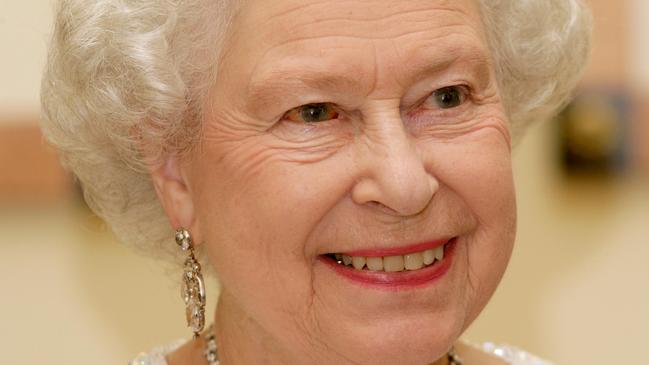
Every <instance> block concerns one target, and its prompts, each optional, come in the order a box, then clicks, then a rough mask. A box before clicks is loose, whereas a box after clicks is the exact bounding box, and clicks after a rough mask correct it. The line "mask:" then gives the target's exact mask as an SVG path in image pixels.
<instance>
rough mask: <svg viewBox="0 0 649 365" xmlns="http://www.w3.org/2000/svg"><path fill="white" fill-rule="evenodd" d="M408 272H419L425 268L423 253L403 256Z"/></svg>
mask: <svg viewBox="0 0 649 365" xmlns="http://www.w3.org/2000/svg"><path fill="white" fill-rule="evenodd" d="M403 261H404V266H405V267H406V270H418V269H421V268H422V267H424V254H423V253H421V252H416V253H411V254H409V255H404V256H403Z"/></svg>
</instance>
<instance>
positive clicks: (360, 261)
mask: <svg viewBox="0 0 649 365" xmlns="http://www.w3.org/2000/svg"><path fill="white" fill-rule="evenodd" d="M365 261H366V260H365V257H363V256H354V257H352V264H353V265H354V268H355V269H356V270H363V266H365Z"/></svg>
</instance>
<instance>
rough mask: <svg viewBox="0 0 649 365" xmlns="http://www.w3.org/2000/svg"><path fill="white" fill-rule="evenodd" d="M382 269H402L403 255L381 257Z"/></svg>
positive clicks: (396, 270) (395, 270) (393, 270)
mask: <svg viewBox="0 0 649 365" xmlns="http://www.w3.org/2000/svg"><path fill="white" fill-rule="evenodd" d="M383 271H387V272H398V271H403V256H388V257H384V258H383Z"/></svg>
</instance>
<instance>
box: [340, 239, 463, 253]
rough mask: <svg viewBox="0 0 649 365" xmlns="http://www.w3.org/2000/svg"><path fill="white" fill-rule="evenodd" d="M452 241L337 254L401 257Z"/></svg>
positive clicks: (432, 241)
mask: <svg viewBox="0 0 649 365" xmlns="http://www.w3.org/2000/svg"><path fill="white" fill-rule="evenodd" d="M450 240H451V239H450V238H442V239H435V240H430V241H425V242H419V243H415V244H409V245H404V246H393V247H380V248H368V249H360V250H355V251H349V252H337V253H341V254H343V255H348V256H365V257H383V256H399V255H407V254H410V253H415V252H421V251H425V250H430V249H433V248H436V247H439V246H442V245H445V244H447V243H448V242H449V241H450Z"/></svg>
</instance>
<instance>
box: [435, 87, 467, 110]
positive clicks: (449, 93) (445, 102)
mask: <svg viewBox="0 0 649 365" xmlns="http://www.w3.org/2000/svg"><path fill="white" fill-rule="evenodd" d="M431 98H432V99H433V102H434V103H435V106H436V107H438V108H442V109H451V108H455V107H458V106H460V105H462V103H464V101H465V100H466V92H465V91H464V89H462V88H461V87H459V86H449V87H444V88H441V89H438V90H435V91H434V92H433V95H431Z"/></svg>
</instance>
